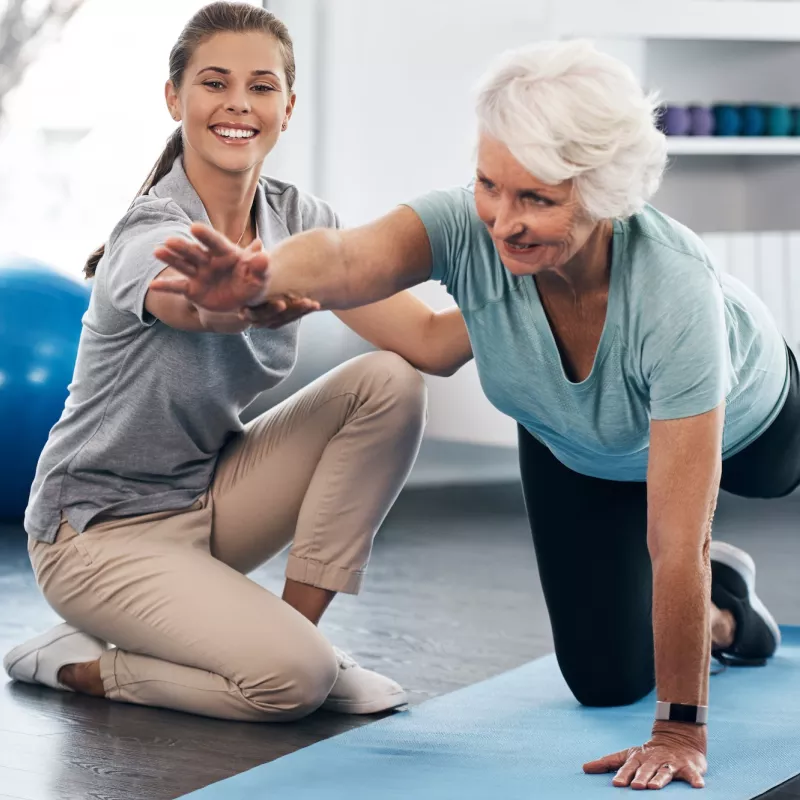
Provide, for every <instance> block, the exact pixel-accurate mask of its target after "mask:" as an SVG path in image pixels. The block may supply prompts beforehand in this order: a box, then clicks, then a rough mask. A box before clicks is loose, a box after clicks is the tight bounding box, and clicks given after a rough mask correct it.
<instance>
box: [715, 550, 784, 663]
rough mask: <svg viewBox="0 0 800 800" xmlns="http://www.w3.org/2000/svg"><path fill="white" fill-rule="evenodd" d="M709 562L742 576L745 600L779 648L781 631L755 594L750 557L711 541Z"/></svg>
mask: <svg viewBox="0 0 800 800" xmlns="http://www.w3.org/2000/svg"><path fill="white" fill-rule="evenodd" d="M711 560H712V561H719V563H720V564H724V565H725V566H726V567H730V568H731V569H732V570H734V571H735V572H737V573H738V574H739V575H741V576H742V580H743V581H744V582H745V585H746V586H747V598H748V602H749V603H750V606H751V607H752V609H753V611H755V612H756V614H758V616H759V617H761V619H763V620H764V622H765V623H766V624H767V627H768V628H769V629H770V631H771V632H772V635H773V636H774V637H775V647H776V648H778V647H780V644H781V629H780V628H779V627H778V623H777V622H776V621H775V619H774V617H773V616H772V614H770V613H769V611H767V608H766V606H765V605H764V604H763V603H762V602H761V600H760V599H759V597H758V595H757V594H756V564H755V561H753V559H752V557H751V556H750V555H749V554H748V553H745V551H744V550H740V549H739V548H738V547H734V546H733V545H732V544H728V543H727V542H715V541H712V542H711Z"/></svg>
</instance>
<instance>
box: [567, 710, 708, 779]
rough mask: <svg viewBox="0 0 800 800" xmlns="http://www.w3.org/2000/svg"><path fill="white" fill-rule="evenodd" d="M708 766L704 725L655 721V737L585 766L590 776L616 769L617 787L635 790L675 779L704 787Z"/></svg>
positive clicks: (584, 768)
mask: <svg viewBox="0 0 800 800" xmlns="http://www.w3.org/2000/svg"><path fill="white" fill-rule="evenodd" d="M707 769H708V763H707V761H706V732H705V728H698V729H694V728H690V727H689V726H688V725H686V724H684V723H670V722H656V723H655V725H654V727H653V737H652V739H650V741H649V742H647V744H644V745H642V746H641V747H631V748H630V749H628V750H620V752H619V753H614V754H613V755H610V756H606V757H605V758H600V759H598V760H597V761H590V762H589V763H588V764H584V765H583V771H584V772H586V773H587V774H590V775H597V774H602V773H606V772H616V773H617V774H616V775H615V776H614V780H613V784H614V786H630V787H631V788H632V789H663V788H664V787H665V786H666V785H667V784H668V783H671V782H672V781H674V780H678V781H685V782H686V783H688V784H690V785H691V786H693V787H694V788H695V789H702V788H703V787H704V786H705V781H704V780H703V775H705V773H706V770H707Z"/></svg>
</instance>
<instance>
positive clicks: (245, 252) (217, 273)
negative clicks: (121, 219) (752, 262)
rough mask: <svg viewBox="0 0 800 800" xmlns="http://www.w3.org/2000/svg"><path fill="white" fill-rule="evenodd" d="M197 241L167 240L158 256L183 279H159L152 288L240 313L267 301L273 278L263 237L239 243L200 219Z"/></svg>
mask: <svg viewBox="0 0 800 800" xmlns="http://www.w3.org/2000/svg"><path fill="white" fill-rule="evenodd" d="M191 232H192V234H193V235H194V236H195V237H196V239H197V241H196V242H191V241H187V240H186V239H181V238H180V237H171V238H169V239H167V240H166V241H165V242H164V244H163V245H162V246H161V247H157V248H156V250H155V257H156V258H157V259H159V261H163V262H164V263H165V264H167V265H168V266H170V267H173V268H174V269H176V270H178V272H180V273H182V274H183V275H184V276H185V277H183V278H157V279H156V280H154V281H153V282H152V283H151V284H150V289H152V290H153V291H157V292H169V293H172V294H182V295H183V296H184V297H186V298H187V300H189V301H190V302H192V303H193V304H194V305H196V306H198V307H199V308H204V309H206V310H208V311H216V312H237V313H238V312H240V311H241V310H242V309H244V308H246V307H248V306H255V305H259V304H261V303H264V302H265V300H266V294H267V284H268V282H269V274H268V267H269V257H268V256H267V254H266V253H265V252H264V249H263V247H262V245H261V241H260V240H259V239H256V240H254V241H253V242H252V243H251V244H250V245H248V246H247V247H239V246H238V245H236V244H234V243H233V242H232V241H231V240H230V239H228V238H227V237H226V236H224V235H223V234H221V233H219V231H215V230H214V229H213V228H211V227H209V226H208V225H204V224H202V223H199V222H196V223H195V224H193V225H192V227H191Z"/></svg>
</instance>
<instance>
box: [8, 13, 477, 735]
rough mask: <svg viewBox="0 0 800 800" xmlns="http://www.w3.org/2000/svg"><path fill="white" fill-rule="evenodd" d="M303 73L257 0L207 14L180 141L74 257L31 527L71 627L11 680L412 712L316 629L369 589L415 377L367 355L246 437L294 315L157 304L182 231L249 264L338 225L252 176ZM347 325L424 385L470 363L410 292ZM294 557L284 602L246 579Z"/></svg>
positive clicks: (202, 700)
mask: <svg viewBox="0 0 800 800" xmlns="http://www.w3.org/2000/svg"><path fill="white" fill-rule="evenodd" d="M294 77H295V65H294V57H293V51H292V42H291V39H290V38H289V34H288V32H287V31H286V28H285V27H284V25H283V24H282V23H281V22H280V21H279V20H277V19H276V18H275V17H274V16H273V15H271V14H269V13H268V12H266V11H264V10H262V9H260V8H256V7H254V6H251V5H247V4H230V3H213V4H211V5H209V6H207V7H205V8H204V9H202V10H201V11H199V12H198V13H197V14H196V15H195V16H194V17H193V18H192V20H190V22H189V23H188V24H187V26H186V28H185V29H184V31H183V33H182V34H181V36H180V39H179V40H178V42H177V43H176V45H175V47H174V48H173V50H172V53H171V55H170V77H169V81H168V82H167V85H166V100H167V105H168V107H169V110H170V113H171V114H172V116H173V118H174V119H175V120H176V121H178V122H180V127H179V128H178V129H177V130H176V131H175V133H174V134H173V136H172V137H171V138H170V140H169V144H168V146H167V148H166V150H165V152H164V153H163V154H162V156H161V158H160V159H159V161H158V163H157V164H156V166H155V167H154V169H153V172H152V174H151V176H150V177H149V178H148V180H147V181H146V183H145V185H144V186H143V187H142V189H141V192H140V194H139V196H138V197H137V198H136V200H135V201H134V203H133V204H132V206H131V208H130V210H129V211H128V213H127V214H125V216H124V217H123V218H122V220H120V222H119V224H118V225H117V226H116V228H115V229H114V230H113V232H112V233H111V236H110V238H109V240H108V242H107V244H106V245H105V247H104V248H100V250H98V251H97V252H96V253H95V254H94V255H93V256H92V257H91V258H90V260H89V262H88V263H87V265H86V274H87V276H94V278H95V281H94V287H93V292H92V299H91V304H90V307H89V310H88V313H87V314H86V316H85V318H84V322H83V326H84V327H83V333H82V337H81V342H80V348H79V353H78V359H77V364H76V368H75V376H74V380H73V383H72V384H71V386H70V394H69V398H68V400H67V403H66V407H65V410H64V413H63V415H62V417H61V419H60V421H59V422H58V424H57V425H56V426H55V427H54V428H53V430H52V432H51V435H50V438H49V441H48V443H47V445H46V447H45V449H44V452H43V453H42V456H41V459H40V463H39V468H38V472H37V475H36V479H35V483H34V486H33V489H32V493H31V499H30V504H29V507H28V509H27V513H26V519H25V527H26V530H27V532H28V534H29V536H30V547H29V549H30V555H31V560H32V563H33V566H34V570H35V573H36V577H37V580H38V582H39V585H40V586H41V589H42V591H43V592H44V595H45V597H46V598H47V600H48V602H49V603H50V604H51V605H52V606H53V608H54V609H55V610H56V611H58V612H59V614H61V615H62V617H63V618H64V619H65V620H67V623H65V624H62V625H59V626H58V627H56V628H55V629H53V630H51V631H48V632H47V633H45V634H43V635H41V636H39V637H37V638H35V639H33V640H32V641H30V642H27V643H25V644H23V645H20V646H19V647H17V648H15V649H14V650H13V651H11V652H10V653H9V654H8V655H7V656H6V658H5V662H4V663H5V666H6V669H7V671H8V673H9V675H10V676H11V677H12V678H15V679H18V680H21V681H28V682H38V683H42V684H45V685H48V686H51V687H54V688H58V689H68V690H74V691H79V692H85V693H88V694H92V695H97V696H103V697H106V698H108V699H110V700H117V701H124V702H130V703H140V704H145V705H152V706H160V707H165V708H172V709H179V710H183V711H188V712H193V713H197V714H204V715H208V716H213V717H220V718H225V719H236V720H268V721H273V720H289V719H295V718H298V717H301V716H303V715H305V714H308V713H309V712H311V711H313V710H314V709H316V708H317V707H319V706H320V705H323V704H324V705H325V706H326V707H327V708H330V709H333V710H336V711H342V712H349V713H372V712H376V711H381V710H385V709H389V708H393V707H395V706H397V705H400V704H402V703H403V702H405V700H406V696H405V694H404V692H403V690H402V689H401V688H400V687H399V686H398V685H397V684H396V683H395V682H394V681H392V680H390V679H388V678H385V677H383V676H381V675H378V674H377V673H375V672H371V671H369V670H366V669H362V668H361V667H359V666H358V665H357V664H356V663H355V662H354V661H353V660H352V659H350V658H348V657H347V656H346V655H344V654H343V653H341V652H340V651H337V650H336V649H334V648H333V647H332V646H331V645H330V644H329V643H328V642H327V641H326V640H325V638H324V637H323V636H322V635H321V634H320V632H319V631H318V629H317V628H316V624H317V622H318V621H319V619H320V617H321V616H322V614H323V613H324V611H325V610H326V608H327V606H328V604H329V603H330V602H331V600H332V599H333V597H334V595H335V594H336V593H337V592H348V593H357V592H358V590H359V588H360V587H361V584H362V581H363V577H364V571H365V568H366V565H367V561H368V559H369V555H370V550H371V545H372V540H373V536H374V534H375V532H376V530H377V529H378V527H379V526H380V524H381V522H382V520H383V519H384V517H385V515H386V514H387V512H388V510H389V509H390V507H391V505H392V503H393V502H394V500H395V498H396V497H397V494H398V493H399V491H400V489H401V487H402V486H403V483H404V481H405V479H406V477H407V475H408V472H409V470H410V468H411V465H412V463H413V461H414V458H415V457H416V453H417V449H418V446H419V443H420V439H421V436H422V431H423V427H424V420H425V413H426V412H425V391H424V384H423V382H422V379H421V377H420V375H419V373H418V372H417V371H416V369H414V368H413V367H412V366H410V365H409V363H407V361H406V360H404V359H402V358H400V357H398V356H397V355H395V354H393V353H387V352H382V353H374V354H369V355H366V356H363V357H360V358H357V359H354V360H353V361H350V362H348V363H346V364H343V365H341V366H340V367H338V368H337V369H335V370H333V371H332V372H331V373H329V374H327V375H325V376H323V377H322V378H320V379H319V380H317V381H316V382H315V383H313V384H312V385H310V386H308V387H307V388H306V389H304V390H302V391H300V392H298V393H297V394H296V395H294V396H293V397H291V398H289V399H288V400H287V401H285V402H284V403H282V404H281V405H280V406H278V407H277V408H275V409H273V410H271V411H269V412H267V413H266V414H264V415H263V416H261V417H259V418H257V419H255V420H254V421H253V422H251V423H250V424H248V425H247V426H246V427H244V428H243V427H242V425H241V424H240V421H239V414H240V412H241V411H242V409H244V408H245V407H246V406H247V405H248V404H249V403H251V402H252V401H253V400H254V399H255V398H256V397H257V396H258V395H259V394H260V393H261V392H263V391H264V390H265V389H268V388H270V387H272V386H274V385H275V384H277V383H278V382H279V381H280V380H281V379H282V378H284V377H285V376H286V375H287V374H288V372H289V371H290V370H291V369H292V366H293V364H294V362H295V357H296V351H297V328H298V325H297V322H296V321H294V322H291V324H288V325H286V326H285V327H283V328H282V329H281V330H280V331H272V330H268V329H266V328H251V327H250V324H249V323H248V322H244V321H242V319H241V318H240V317H239V315H238V314H226V313H215V312H214V311H213V310H209V309H208V308H205V307H204V306H203V303H202V302H196V303H195V302H188V301H186V300H185V299H184V298H182V297H177V296H171V295H166V294H163V293H157V292H153V291H151V290H150V285H151V282H152V281H153V280H154V279H156V278H158V277H162V278H168V277H170V275H171V274H177V273H175V272H174V270H172V269H171V268H165V264H164V263H162V262H161V261H159V260H157V259H156V258H155V257H154V255H153V251H154V248H155V247H156V245H158V244H160V243H161V242H163V241H164V240H165V239H167V238H169V237H176V236H177V237H187V236H188V234H189V230H190V227H191V226H192V224H193V223H198V222H200V223H205V224H206V225H208V226H211V227H212V228H213V229H214V230H215V231H217V232H218V233H219V235H220V236H221V237H223V239H224V240H225V241H227V242H228V243H229V244H230V245H231V246H233V245H236V246H237V247H239V248H244V249H245V251H246V252H247V253H249V254H253V255H255V254H258V252H259V250H260V248H261V242H262V241H263V242H265V243H266V244H267V246H268V247H272V246H274V245H276V244H277V243H278V242H279V241H281V240H282V239H285V238H287V237H289V236H290V235H292V234H294V233H298V232H301V231H304V230H308V229H310V228H314V227H320V226H323V227H324V226H332V227H336V226H337V224H338V222H337V218H336V216H335V214H334V213H333V212H332V211H331V209H330V208H329V207H328V206H327V205H325V204H324V203H322V202H321V201H319V200H317V199H315V198H313V197H310V196H308V195H306V194H303V193H302V192H300V191H298V190H297V189H296V188H295V187H294V186H291V185H289V184H287V183H282V182H279V181H276V180H272V179H269V178H263V177H261V172H262V166H263V163H264V159H265V158H266V157H267V156H268V154H269V153H270V151H271V150H272V148H273V147H274V146H275V143H276V142H277V141H278V138H279V137H280V135H281V133H282V132H283V131H285V130H286V129H287V126H288V124H289V121H290V119H291V115H292V110H293V108H294V103H295V95H294V93H293V91H292V86H293V83H294ZM315 307H316V305H315V304H313V303H305V302H304V301H298V302H292V301H291V299H290V298H289V299H287V298H278V299H276V300H275V301H274V302H271V303H270V304H267V305H265V306H264V307H263V308H261V309H260V313H269V314H271V315H272V319H273V320H279V321H281V322H283V323H285V322H288V321H290V320H292V319H294V318H296V317H299V316H302V315H303V314H304V313H306V312H307V311H308V310H310V309H312V308H315ZM379 318H380V325H379V324H378V319H379ZM399 320H412V321H413V323H414V324H413V329H414V331H415V332H416V333H415V335H414V336H407V335H406V328H405V327H403V329H402V331H399V330H398V328H399V326H398V324H396V321H399ZM350 321H351V324H352V326H353V327H354V329H355V330H356V331H358V332H359V333H361V334H362V335H364V336H367V337H368V338H372V339H373V340H375V342H376V344H378V345H379V346H380V345H381V344H386V345H389V346H391V345H392V344H393V343H394V344H395V345H396V347H395V348H394V349H397V348H398V347H400V345H402V348H401V349H402V350H403V352H404V353H405V354H406V355H407V357H408V358H410V359H411V360H412V362H413V363H414V366H416V367H418V368H420V369H423V370H427V371H430V372H436V373H448V372H451V371H453V370H454V369H456V368H457V367H458V366H459V364H460V363H463V362H464V361H466V360H467V359H468V358H470V357H471V353H470V350H469V346H468V342H466V344H464V341H465V339H466V337H465V334H464V331H465V329H464V323H463V320H462V319H461V316H460V314H459V313H458V312H457V311H448V312H445V313H442V314H434V313H433V312H432V311H431V310H430V309H429V308H427V306H425V305H424V304H422V303H421V302H419V301H417V300H416V299H414V298H413V297H412V296H410V295H403V296H400V297H399V298H394V299H392V300H390V301H389V302H388V303H384V304H382V305H381V307H380V308H372V309H362V310H360V311H359V312H354V315H353V316H352V317H351V318H350ZM393 337H394V338H393ZM401 339H402V341H400V340H401ZM452 341H456V342H461V343H462V344H461V346H460V349H459V348H455V349H454V348H453V347H452V346H451V345H450V342H452ZM289 544H291V551H290V554H289V563H288V568H287V578H286V586H285V589H284V592H283V597H282V598H278V597H276V596H274V595H273V594H271V593H270V592H269V591H267V590H266V589H264V588H262V587H261V586H258V585H257V584H255V583H254V582H252V581H251V580H249V579H248V578H247V577H245V576H246V573H247V572H249V571H250V570H252V569H253V568H255V567H257V566H258V565H260V564H262V563H264V562H265V561H267V560H268V559H270V558H271V557H272V556H274V555H276V554H277V553H279V552H280V551H281V550H283V549H284V548H285V547H286V546H287V545H289ZM107 643H113V645H114V648H113V649H111V648H109V646H108V644H107Z"/></svg>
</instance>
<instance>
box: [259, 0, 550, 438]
mask: <svg viewBox="0 0 800 800" xmlns="http://www.w3.org/2000/svg"><path fill="white" fill-rule="evenodd" d="M269 7H270V9H271V10H274V11H275V13H277V14H278V15H279V16H282V18H283V19H284V20H285V21H286V22H287V24H288V25H289V26H290V29H292V31H293V32H294V31H295V27H296V26H299V27H298V30H300V31H303V30H308V27H307V18H308V15H309V13H313V11H314V10H316V11H318V12H319V13H320V15H321V26H320V29H318V32H317V33H318V37H319V38H318V39H317V41H316V47H315V53H316V54H317V59H318V60H317V63H316V64H315V69H316V70H317V72H316V76H317V78H318V80H319V85H318V86H316V87H315V91H316V95H315V101H316V105H315V111H316V116H315V122H316V126H317V127H316V131H317V139H316V140H315V142H314V148H315V150H314V155H313V157H314V159H315V163H317V164H318V166H319V168H320V172H319V174H318V175H316V176H314V178H313V184H314V190H315V191H316V192H317V193H319V194H320V195H321V196H322V197H324V198H325V199H327V200H328V201H329V202H331V203H332V204H333V205H334V207H335V208H336V209H337V211H338V212H339V213H340V215H342V217H343V218H344V219H345V220H346V222H347V223H348V224H359V223H362V222H365V221H368V220H371V219H374V218H375V217H377V216H379V215H380V214H382V213H384V212H386V211H388V210H389V209H391V208H392V207H394V206H395V205H397V204H398V203H400V202H403V201H405V200H409V199H411V198H413V197H415V196H417V195H419V194H422V193H423V192H426V191H428V190H430V189H431V188H436V187H448V186H453V185H459V184H464V183H466V182H467V181H469V180H470V178H471V174H472V169H473V165H472V150H473V147H474V123H473V115H472V106H471V89H472V86H473V84H474V83H475V81H476V80H477V78H478V77H479V75H480V74H481V72H482V71H483V69H484V67H485V66H486V65H487V63H488V61H489V60H490V59H491V58H492V57H494V56H495V55H496V54H498V53H499V52H501V51H502V50H504V49H508V48H511V47H516V46H519V45H522V44H525V43H528V42H531V41H534V40H536V39H538V38H546V37H547V31H548V13H549V6H548V3H547V2H546V0H532V1H531V2H528V3H525V4H521V3H519V2H514V0H497V1H496V2H495V3H493V4H492V7H491V10H490V9H489V6H488V4H487V3H485V2H480V1H479V0H409V2H403V3H396V2H375V0H336V2H335V3H332V2H329V3H318V2H317V3H315V2H314V0H299V2H298V0H282V2H281V1H280V0H279V1H277V2H270V3H269ZM304 18H305V21H304ZM304 26H305V27H304ZM295 35H296V34H295ZM301 50H302V45H301V42H300V41H298V54H300V52H301ZM301 80H302V79H301ZM298 90H300V81H298ZM304 105H306V106H307V105H308V104H307V103H306V101H305V100H304V98H303V97H302V95H301V96H300V97H299V99H298V116H299V114H300V109H301V108H302V107H303V106H304ZM317 148H318V149H317ZM282 166H283V165H281V168H282ZM415 292H416V293H417V294H418V295H419V296H420V297H422V298H423V299H424V300H426V302H428V303H429V304H430V305H432V306H433V307H434V308H437V309H440V308H445V307H447V306H450V305H452V299H451V298H450V297H449V296H448V295H447V293H446V292H445V291H444V289H443V288H442V287H441V286H439V285H438V284H434V283H429V284H426V285H423V286H420V287H417V289H415ZM325 324H326V325H327V326H328V328H329V330H330V331H331V333H332V334H333V332H334V331H335V328H336V322H335V320H328V321H326V323H325ZM338 335H340V336H342V337H343V338H344V341H345V343H347V342H348V341H349V342H350V343H351V344H350V346H351V347H352V348H353V350H352V352H356V351H359V350H361V349H363V344H362V343H361V342H360V341H358V340H357V337H355V336H354V335H353V334H350V333H349V332H347V331H344V332H342V333H340V334H338ZM347 348H348V345H347V344H345V350H347ZM428 384H429V392H430V395H429V396H430V419H429V423H428V431H427V435H428V436H429V437H434V438H439V439H457V440H460V441H469V442H477V443H487V444H501V445H514V444H515V441H516V439H515V427H514V424H513V423H512V421H511V420H510V419H508V418H507V417H504V416H503V415H501V414H500V413H499V412H497V411H496V410H495V409H494V408H493V407H492V406H491V405H490V404H489V402H488V401H487V400H486V399H485V397H484V395H483V392H482V391H481V389H480V386H479V382H478V376H477V372H476V370H475V367H474V365H473V364H470V365H468V366H467V367H465V368H463V369H462V370H461V371H460V372H459V373H458V374H457V375H456V376H454V377H452V378H447V379H442V378H431V379H429V381H428Z"/></svg>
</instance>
